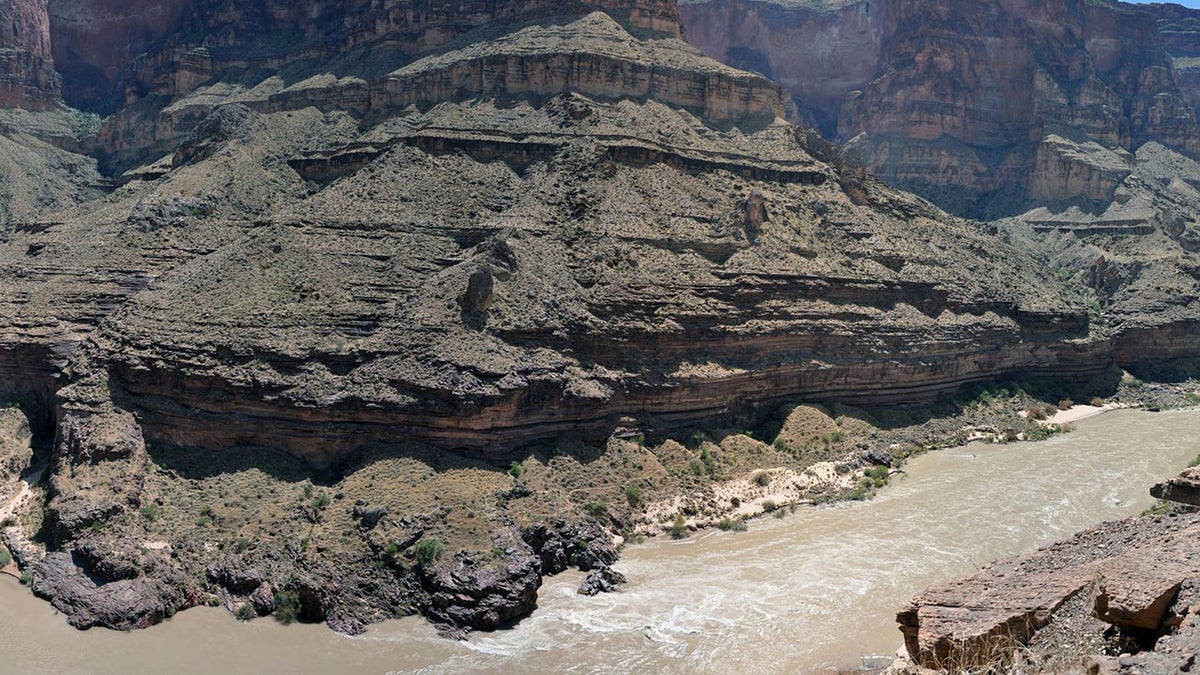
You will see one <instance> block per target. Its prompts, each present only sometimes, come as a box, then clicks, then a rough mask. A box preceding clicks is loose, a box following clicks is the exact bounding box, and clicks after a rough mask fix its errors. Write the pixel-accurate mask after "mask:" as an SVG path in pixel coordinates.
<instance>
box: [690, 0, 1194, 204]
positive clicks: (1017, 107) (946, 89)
mask: <svg viewBox="0 0 1200 675" xmlns="http://www.w3.org/2000/svg"><path fill="white" fill-rule="evenodd" d="M681 16H682V18H683V22H684V25H685V28H686V30H687V33H688V36H689V38H690V39H691V40H692V42H693V43H694V44H696V45H697V46H699V47H701V49H703V50H704V51H706V52H707V53H709V54H710V55H711V56H715V57H717V58H718V59H720V60H724V61H725V62H727V63H729V64H731V65H735V66H738V67H744V68H752V69H756V70H759V71H762V72H765V73H766V74H768V75H771V76H772V77H774V78H775V79H776V80H777V81H779V82H780V83H782V84H783V85H785V86H786V87H788V88H789V90H790V91H791V93H792V94H793V96H794V97H795V98H796V99H797V100H798V101H799V102H800V104H801V105H802V107H803V108H806V109H807V110H808V111H809V113H810V115H811V117H812V118H813V119H814V120H815V121H817V122H818V123H820V125H821V127H822V129H823V130H824V131H825V132H826V133H827V134H829V135H836V136H837V137H838V138H839V139H841V140H842V141H843V142H848V143H849V149H850V151H851V156H852V157H853V158H855V159H857V160H858V161H860V162H862V163H863V164H864V165H865V166H866V167H867V168H868V169H869V170H871V171H873V172H875V173H877V174H878V175H880V176H881V177H883V178H885V179H887V180H890V181H891V182H893V183H895V184H899V185H902V186H906V187H911V188H914V189H917V190H919V191H921V192H923V193H924V194H926V195H927V196H931V197H934V198H935V199H937V200H938V201H939V202H941V203H942V204H943V205H946V206H949V207H952V208H956V209H958V210H961V211H967V212H977V211H978V210H980V209H984V210H986V209H987V207H988V204H989V201H990V200H994V199H995V196H996V195H1000V194H1005V195H1011V194H1012V193H1014V192H1017V193H1020V194H1022V195H1023V194H1025V193H1027V192H1028V191H1029V190H1030V188H1031V186H1032V185H1033V184H1034V183H1039V184H1042V185H1049V186H1051V188H1052V189H1051V190H1050V191H1051V193H1052V194H1051V195H1050V196H1051V197H1059V198H1074V197H1079V196H1087V197H1095V196H1096V195H1090V194H1083V193H1079V192H1078V191H1077V187H1078V186H1077V185H1075V184H1074V183H1071V182H1070V181H1066V180H1065V179H1063V176H1047V175H1041V174H1038V173H1036V172H1035V171H1034V168H1035V167H1036V166H1038V162H1037V160H1036V157H1037V156H1038V154H1039V151H1038V146H1039V145H1040V144H1041V143H1042V142H1043V139H1045V138H1047V137H1048V136H1049V135H1050V134H1051V133H1054V132H1055V131H1056V130H1060V129H1069V130H1070V131H1071V134H1070V135H1071V136H1072V137H1073V138H1074V139H1075V140H1092V141H1096V142H1098V143H1100V144H1101V145H1104V146H1107V147H1111V148H1123V149H1126V150H1128V149H1132V148H1136V147H1138V146H1140V145H1141V144H1143V143H1145V142H1146V141H1149V140H1157V141H1160V142H1162V143H1164V144H1166V145H1168V146H1170V147H1173V148H1177V149H1181V150H1185V151H1189V152H1192V153H1196V152H1200V133H1198V132H1197V127H1196V121H1195V113H1194V110H1192V107H1191V106H1190V105H1188V102H1187V100H1186V99H1185V98H1184V96H1183V95H1182V94H1181V92H1180V90H1179V88H1178V87H1177V86H1176V84H1175V82H1174V80H1173V78H1172V63H1171V59H1170V57H1169V56H1168V54H1167V52H1166V50H1165V48H1164V44H1163V39H1162V38H1161V36H1160V34H1159V26H1158V23H1157V22H1156V20H1155V19H1154V17H1153V16H1152V15H1151V14H1148V13H1146V12H1143V11H1140V10H1134V9H1132V8H1129V7H1128V6H1124V5H1116V4H1092V3H1086V2H1083V1H1082V0H1053V1H1051V2H1032V1H1030V0H989V1H987V2H970V3H936V2H927V1H924V0H871V1H865V0H864V1H859V2H851V3H845V4H843V6H841V7H840V8H839V9H836V10H822V11H818V10H813V9H811V8H808V7H797V6H795V5H792V4H788V3H783V2H778V3H764V2H746V1H745V0H713V1H711V2H700V3H691V4H685V5H684V6H683V7H682V9H681ZM1042 154H1043V155H1044V154H1045V153H1044V152H1043V153H1042ZM1063 175H1064V176H1065V173H1064V174H1063ZM1060 179H1061V180H1060ZM1060 183H1061V186H1060V187H1055V186H1058V185H1059V184H1060Z"/></svg>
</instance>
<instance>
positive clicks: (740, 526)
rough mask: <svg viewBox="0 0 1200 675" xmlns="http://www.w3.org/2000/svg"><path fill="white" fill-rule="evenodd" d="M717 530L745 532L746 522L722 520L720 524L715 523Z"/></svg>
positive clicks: (737, 519) (739, 519)
mask: <svg viewBox="0 0 1200 675" xmlns="http://www.w3.org/2000/svg"><path fill="white" fill-rule="evenodd" d="M717 529H719V530H722V531H724V532H745V531H746V529H747V527H746V521H745V520H742V519H741V518H722V519H721V522H719V523H717Z"/></svg>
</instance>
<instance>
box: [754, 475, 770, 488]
mask: <svg viewBox="0 0 1200 675" xmlns="http://www.w3.org/2000/svg"><path fill="white" fill-rule="evenodd" d="M754 484H755V485H757V486H759V487H767V486H768V485H770V484H771V474H769V473H767V472H766V471H760V472H758V473H756V474H754Z"/></svg>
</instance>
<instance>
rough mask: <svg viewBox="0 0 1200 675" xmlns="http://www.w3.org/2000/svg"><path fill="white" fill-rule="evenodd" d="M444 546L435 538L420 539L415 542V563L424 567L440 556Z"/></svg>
mask: <svg viewBox="0 0 1200 675" xmlns="http://www.w3.org/2000/svg"><path fill="white" fill-rule="evenodd" d="M445 548H446V547H445V546H443V545H442V542H440V541H438V540H437V539H422V540H421V541H419V542H417V564H419V565H420V566H422V567H426V566H428V565H430V564H432V563H433V562H434V561H435V560H437V559H438V558H441V557H442V552H443V551H444V550H445Z"/></svg>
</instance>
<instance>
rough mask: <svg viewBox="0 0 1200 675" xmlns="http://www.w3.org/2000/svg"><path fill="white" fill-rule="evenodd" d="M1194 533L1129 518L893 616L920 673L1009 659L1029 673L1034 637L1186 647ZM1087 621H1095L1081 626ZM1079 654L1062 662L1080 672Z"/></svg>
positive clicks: (929, 594) (1172, 520)
mask: <svg viewBox="0 0 1200 675" xmlns="http://www.w3.org/2000/svg"><path fill="white" fill-rule="evenodd" d="M1197 535H1200V518H1198V517H1197V516H1196V515H1188V516H1174V515H1173V516H1169V517H1143V518H1134V519H1130V520H1126V521H1122V522H1120V523H1110V524H1107V525H1102V526H1100V527H1098V528H1096V529H1093V530H1089V531H1087V532H1084V533H1082V534H1080V535H1078V536H1076V537H1075V538H1073V539H1071V540H1069V541H1067V542H1063V543H1059V544H1055V545H1053V546H1050V547H1047V548H1044V549H1042V550H1040V551H1038V552H1036V553H1033V554H1030V555H1028V556H1024V557H1021V558H1017V559H1014V560H1009V561H1003V562H998V563H994V564H992V565H989V566H987V567H985V568H984V569H982V570H981V571H980V572H979V573H977V574H976V575H974V576H972V577H970V578H968V579H965V580H962V581H959V582H954V583H951V584H947V585H944V586H938V587H935V588H932V589H929V590H928V591H926V592H925V593H923V594H921V595H920V596H918V597H917V598H916V599H915V600H914V601H913V604H912V605H911V606H910V607H909V608H907V609H905V610H904V611H902V612H900V614H899V615H898V616H897V620H898V621H899V623H900V629H901V631H902V632H903V633H904V637H905V644H906V646H907V650H908V654H909V656H910V658H911V659H912V660H913V662H914V663H916V664H917V665H920V666H922V667H926V668H935V669H942V668H948V669H951V670H970V669H973V668H980V667H992V668H997V669H1001V670H1002V669H1005V668H1008V667H1012V666H1013V661H1012V659H1013V658H1014V656H1015V657H1017V658H1021V659H1023V660H1024V665H1025V666H1028V667H1029V668H1030V669H1031V670H1032V671H1035V672H1036V671H1038V659H1039V658H1040V656H1047V654H1041V655H1039V654H1038V652H1037V649H1032V650H1025V649H1024V648H1025V647H1027V646H1029V645H1030V644H1031V643H1036V642H1037V640H1038V637H1037V636H1038V635H1039V633H1041V632H1044V633H1045V634H1050V633H1060V632H1061V633H1063V634H1065V635H1068V636H1069V637H1070V639H1071V640H1074V641H1076V642H1082V643H1086V644H1090V643H1091V639H1092V638H1094V639H1097V640H1099V641H1100V642H1101V643H1104V642H1109V643H1111V644H1112V645H1113V646H1114V647H1115V648H1116V649H1118V650H1120V651H1126V650H1133V651H1138V650H1140V649H1146V646H1149V647H1151V648H1152V647H1153V646H1154V644H1155V642H1156V641H1157V640H1158V639H1159V638H1160V637H1162V636H1164V635H1178V637H1172V638H1168V639H1164V640H1163V642H1164V643H1166V642H1168V641H1179V642H1181V643H1186V642H1187V641H1188V640H1189V639H1190V640H1193V641H1194V640H1195V638H1196V636H1195V632H1196V628H1195V621H1196V616H1195V611H1196V608H1197V603H1196V596H1195V594H1194V592H1184V589H1188V588H1193V587H1194V586H1195V584H1196V583H1197V581H1200V551H1198V550H1197V546H1198V545H1197V542H1198V541H1200V539H1198V537H1197ZM1092 616H1094V617H1096V618H1098V619H1099V620H1100V621H1098V622H1091V621H1089V619H1090V617H1092ZM1180 626H1183V627H1184V628H1179V627H1180ZM1189 636H1190V637H1189ZM1084 638H1088V639H1084ZM1139 644H1140V645H1143V646H1142V647H1131V645H1139ZM1074 646H1075V645H1066V644H1063V645H1054V644H1043V645H1041V646H1040V648H1041V649H1048V650H1051V651H1053V650H1055V649H1058V650H1064V651H1065V650H1068V649H1070V648H1071V647H1074ZM1170 654H1171V651H1170V650H1163V651H1162V652H1160V655H1159V656H1157V657H1156V656H1155V655H1154V654H1153V653H1148V655H1145V656H1139V657H1137V658H1136V659H1134V658H1129V657H1122V658H1121V659H1119V660H1118V659H1116V658H1111V659H1108V658H1105V657H1104V656H1103V655H1096V656H1095V658H1094V659H1093V662H1094V663H1097V666H1096V667H1099V665H1098V664H1100V663H1107V664H1108V665H1109V666H1111V667H1114V668H1112V669H1109V670H1103V671H1100V672H1126V668H1131V667H1132V666H1135V665H1137V663H1139V662H1142V663H1145V662H1147V659H1149V661H1150V662H1153V661H1156V660H1162V659H1167V660H1170V659H1171V658H1172V657H1171V655H1170ZM1050 655H1051V656H1056V655H1053V654H1050ZM1057 656H1061V654H1059V655H1057ZM1078 656H1079V657H1080V661H1079V662H1078V663H1073V664H1068V665H1070V666H1071V667H1074V668H1078V669H1080V670H1082V669H1084V667H1085V665H1086V664H1085V663H1084V658H1086V656H1087V655H1086V654H1080V655H1078ZM1174 658H1176V659H1177V658H1178V657H1174ZM1126 659H1129V660H1128V661H1127V660H1126ZM1118 666H1119V667H1118ZM1185 670H1186V669H1185ZM1092 672H1096V671H1095V670H1093V671H1092ZM1128 672H1173V671H1172V670H1161V671H1160V670H1152V671H1138V670H1136V669H1131V670H1128Z"/></svg>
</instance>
